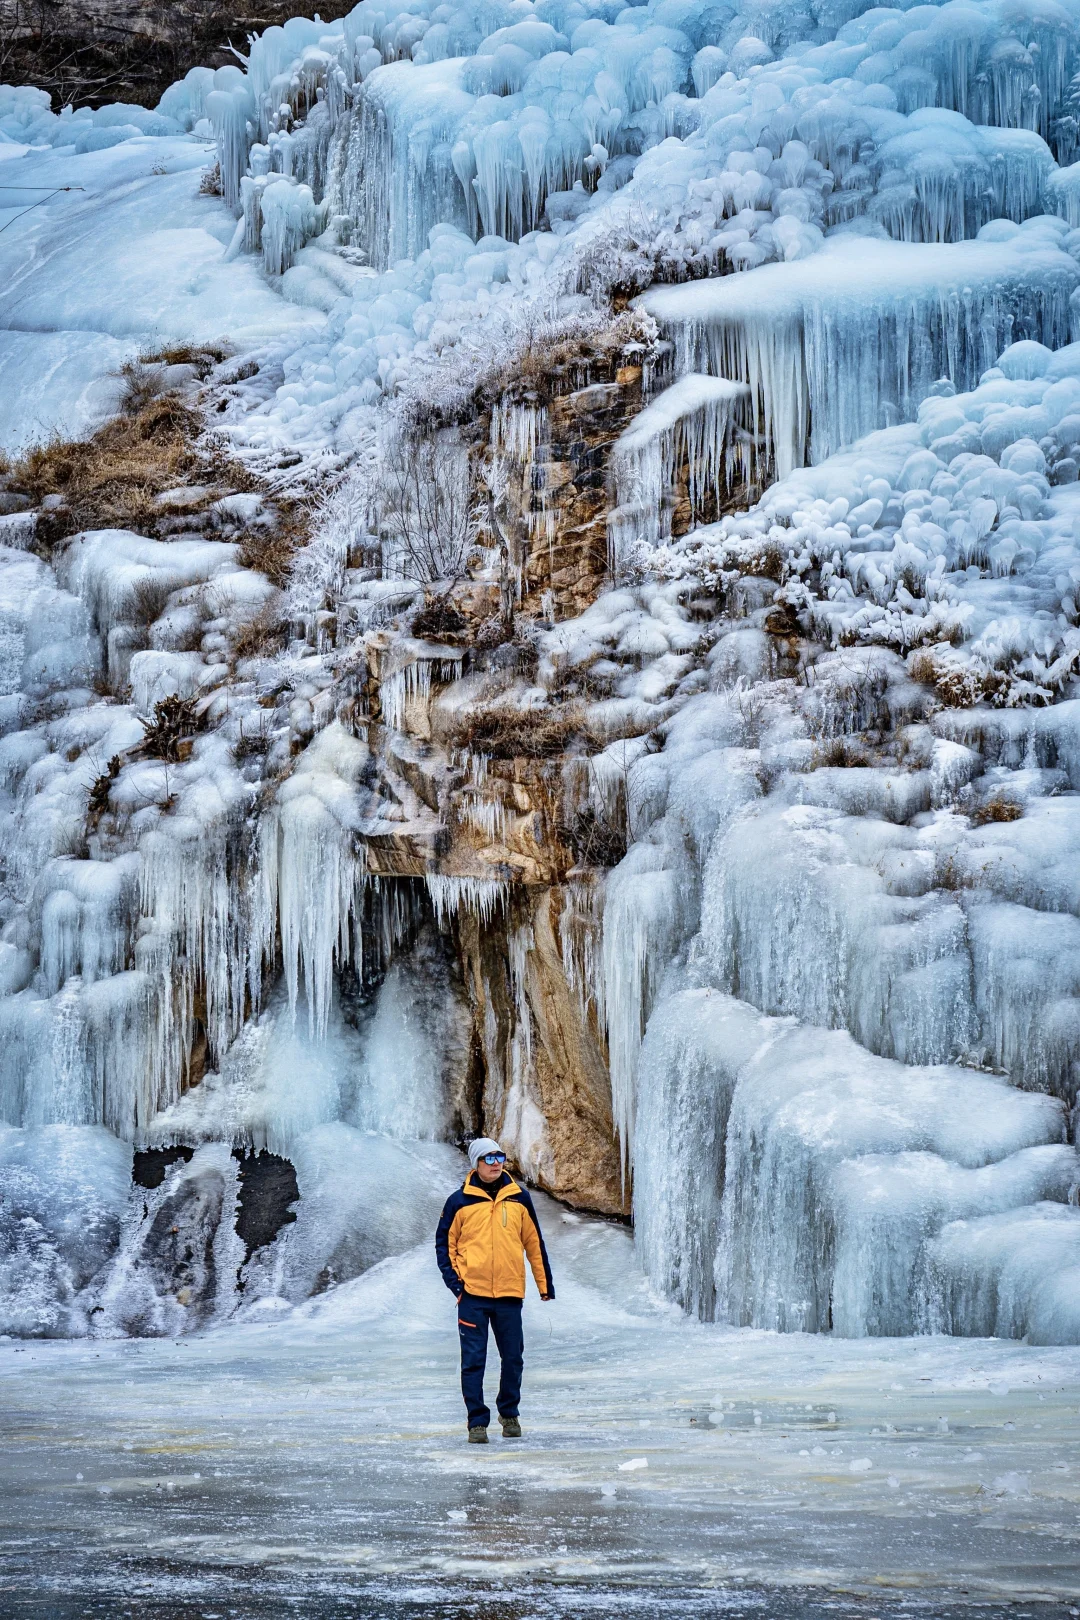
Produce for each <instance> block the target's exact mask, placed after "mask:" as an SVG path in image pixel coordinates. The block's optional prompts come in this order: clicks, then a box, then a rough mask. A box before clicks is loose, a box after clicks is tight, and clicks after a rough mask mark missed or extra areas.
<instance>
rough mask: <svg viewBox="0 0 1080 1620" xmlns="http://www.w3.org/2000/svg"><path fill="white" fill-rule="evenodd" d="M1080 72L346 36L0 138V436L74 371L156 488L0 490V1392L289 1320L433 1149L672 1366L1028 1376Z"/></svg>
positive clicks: (843, 37) (864, 18)
mask: <svg viewBox="0 0 1080 1620" xmlns="http://www.w3.org/2000/svg"><path fill="white" fill-rule="evenodd" d="M1078 55H1080V9H1077V8H1076V7H1074V6H1068V5H1065V6H1062V7H1061V8H1060V9H1059V10H1055V11H1054V12H1053V13H1052V14H1051V13H1049V12H1048V11H1047V9H1046V7H1045V6H1034V5H1032V6H1016V5H1013V6H1010V7H1008V8H1004V7H1001V6H998V5H996V4H994V3H992V0H978V3H973V4H961V3H960V0H947V3H945V4H943V5H941V6H937V7H929V6H924V7H918V8H913V9H907V10H900V9H890V10H875V11H861V10H859V8H858V6H857V5H846V6H841V7H839V8H837V7H835V6H825V5H821V6H816V7H815V6H809V7H807V6H801V5H795V4H784V5H777V6H771V7H762V6H758V5H755V6H752V7H749V6H743V7H742V8H737V7H736V6H733V5H730V4H721V5H715V6H713V5H703V4H700V3H692V0H650V3H649V4H648V5H644V6H638V7H630V8H626V9H621V8H619V7H614V6H608V5H605V4H601V3H598V0H536V3H535V4H534V3H533V0H507V4H506V5H505V6H496V7H494V8H492V6H491V5H488V4H485V5H484V6H483V7H481V6H473V5H464V6H461V7H457V8H454V9H453V10H451V9H450V8H448V7H443V6H439V7H435V6H428V5H426V4H425V5H421V6H414V7H412V8H410V9H409V10H405V9H404V7H402V8H401V9H395V8H394V7H387V6H385V5H380V6H377V5H376V0H361V4H360V5H358V6H357V7H356V8H355V9H354V10H353V11H352V12H351V13H350V14H349V15H348V16H347V17H346V18H344V19H343V20H342V21H340V22H338V23H333V24H322V23H320V22H318V21H315V22H311V21H307V20H305V19H294V20H293V21H291V22H290V23H289V24H287V25H286V27H285V28H284V29H270V30H268V31H267V32H266V33H264V34H263V35H262V36H261V37H260V38H258V39H255V40H253V41H252V43H251V47H250V53H249V55H248V57H247V58H246V59H245V60H244V61H243V62H242V63H241V64H239V65H237V66H234V67H229V68H223V69H218V70H216V71H213V72H212V71H211V70H209V69H196V70H194V71H193V72H192V73H190V74H189V75H188V76H187V78H186V79H185V80H184V81H183V82H182V83H180V84H178V85H175V86H173V87H172V88H171V89H170V90H169V91H168V92H167V94H166V95H165V97H164V98H163V100H162V103H161V106H160V107H159V108H158V109H157V110H156V112H154V113H147V112H146V111H145V110H144V109H138V108H117V109H112V108H106V109H102V110H101V111H99V112H96V113H93V114H90V113H80V112H78V111H76V112H74V113H72V112H70V111H66V112H64V113H63V114H61V115H55V114H54V113H53V112H52V111H51V110H50V109H49V108H48V107H47V106H46V105H45V104H44V100H43V98H41V97H40V96H37V95H35V94H34V93H33V92H26V91H16V92H12V91H3V90H0V162H2V163H3V169H2V174H3V178H4V180H5V181H8V180H10V185H11V188H12V189H11V190H10V191H4V190H3V189H2V187H0V204H3V205H5V206H4V212H5V216H7V215H10V220H9V221H8V223H10V225H11V227H12V228H11V229H10V230H7V229H6V228H5V231H4V234H3V236H0V264H2V265H3V267H4V270H5V272H6V271H7V270H8V267H9V266H10V275H9V276H8V279H7V285H8V291H7V292H6V293H5V294H4V295H3V296H2V299H0V322H2V323H3V330H0V354H2V355H3V356H4V357H5V368H6V371H7V375H8V377H9V379H10V388H9V390H8V392H7V399H6V402H5V404H4V412H5V414H4V418H3V419H4V422H5V434H6V437H7V439H8V441H9V443H10V444H11V448H12V451H13V453H17V452H18V451H19V449H20V447H21V443H22V441H26V440H30V439H33V438H37V437H41V436H42V429H43V428H49V427H52V426H54V425H55V426H62V427H64V428H65V429H66V430H67V431H71V430H73V429H74V430H76V431H78V432H80V433H85V432H87V431H89V430H90V429H91V428H92V427H93V426H94V425H95V423H96V422H98V421H100V420H101V418H102V416H103V415H104V414H105V413H106V412H107V411H108V409H109V408H110V405H111V404H115V388H116V382H115V373H116V370H117V368H118V367H119V366H120V364H121V363H122V362H124V361H125V360H126V361H127V362H128V371H127V378H128V395H127V409H128V410H129V412H131V413H132V414H133V418H134V419H135V420H136V422H137V423H140V422H141V423H143V424H144V427H145V432H143V428H140V429H139V431H140V432H143V438H142V439H140V441H139V442H140V445H141V446H142V448H141V449H140V455H145V456H146V457H148V461H147V465H148V468H150V470H149V471H148V472H147V474H146V478H147V483H146V487H145V489H144V490H143V493H142V495H141V496H140V497H139V499H138V500H136V499H135V498H134V497H133V496H132V494H131V487H130V480H129V484H128V485H125V489H126V490H127V494H126V495H125V496H124V501H125V502H126V504H120V505H118V504H117V503H118V502H119V500H120V497H119V496H117V495H116V494H115V492H113V493H112V494H109V493H108V491H109V490H110V489H111V488H112V486H111V485H108V483H107V480H104V479H103V478H101V477H99V478H98V479H97V481H96V482H94V481H93V479H91V477H90V473H89V472H87V471H86V468H85V467H84V464H83V462H82V461H78V458H77V457H76V461H78V468H79V469H82V470H80V471H78V472H77V473H76V472H75V471H72V466H73V465H74V463H72V461H71V457H70V456H69V458H68V462H67V463H65V462H64V460H63V457H62V456H60V455H58V454H57V453H56V452H55V450H54V452H53V453H52V455H51V457H50V456H49V455H46V454H44V453H42V454H40V455H39V456H38V458H37V460H36V461H35V459H34V458H33V457H32V456H28V455H25V454H24V455H23V456H22V458H21V459H18V456H17V454H16V458H15V460H14V462H13V464H12V467H11V469H10V470H9V472H8V473H7V475H6V478H5V484H6V486H7V487H6V489H5V492H4V493H3V495H0V508H2V507H3V506H6V508H7V515H5V516H0V525H2V526H3V528H4V533H3V535H2V536H0V539H2V541H3V549H2V550H0V604H2V613H3V645H4V648H5V654H4V660H3V671H4V674H3V680H4V695H3V696H2V697H0V705H2V708H0V718H2V725H3V733H4V734H3V737H2V738H0V772H2V775H3V791H4V795H5V797H4V800H3V803H2V806H0V810H2V814H3V816H4V820H5V827H6V834H5V839H4V869H3V898H2V905H3V911H2V914H0V916H2V922H3V933H2V940H0V971H2V973H3V991H4V995H3V999H0V1117H2V1118H3V1120H4V1121H5V1122H6V1124H5V1125H4V1127H3V1131H4V1134H3V1135H2V1136H0V1186H2V1188H3V1191H2V1194H0V1197H2V1202H0V1245H2V1247H0V1300H2V1301H3V1302H4V1303H3V1306H2V1309H3V1312H4V1313H5V1314H4V1316H3V1319H2V1325H3V1326H5V1327H6V1329H7V1331H16V1332H26V1333H35V1332H37V1333H81V1332H98V1333H107V1332H140V1331H141V1332H174V1331H180V1330H181V1329H182V1328H183V1327H184V1326H185V1325H186V1326H197V1325H199V1324H200V1323H201V1322H203V1321H206V1320H208V1319H210V1318H211V1317H212V1316H213V1315H214V1314H215V1313H217V1314H228V1313H230V1312H233V1311H236V1310H238V1309H239V1310H250V1309H252V1308H258V1302H259V1301H260V1300H263V1301H265V1300H268V1299H270V1300H272V1299H275V1298H278V1297H284V1298H286V1299H290V1300H296V1299H299V1298H302V1297H304V1296H305V1295H306V1294H307V1293H309V1292H311V1291H312V1290H313V1289H316V1288H322V1287H325V1286H328V1285H330V1284H332V1283H333V1282H334V1281H335V1280H340V1279H341V1278H343V1277H346V1276H350V1275H353V1274H355V1273H356V1272H357V1271H358V1270H361V1269H363V1268H364V1267H365V1266H367V1265H369V1264H370V1263H371V1262H372V1260H374V1259H377V1258H379V1257H380V1256H381V1255H382V1254H385V1253H387V1252H390V1250H391V1249H394V1248H400V1247H402V1246H404V1245H406V1244H407V1243H408V1242H411V1241H413V1240H414V1238H418V1237H419V1236H421V1235H422V1234H423V1232H424V1231H425V1230H426V1223H427V1222H428V1221H429V1217H430V1213H431V1211H430V1208H429V1207H427V1206H426V1205H425V1204H424V1202H423V1199H421V1200H416V1199H414V1198H413V1197H412V1194H411V1192H410V1191H408V1190H406V1189H405V1183H406V1181H408V1183H409V1186H410V1188H411V1186H413V1185H415V1184H416V1183H418V1182H419V1183H420V1184H422V1185H423V1186H424V1187H425V1188H426V1189H427V1190H428V1194H429V1195H430V1199H429V1202H430V1204H431V1207H434V1205H436V1204H437V1203H438V1200H439V1197H440V1195H441V1193H442V1190H443V1188H444V1187H445V1186H446V1185H447V1184H448V1182H449V1180H450V1179H452V1177H453V1175H454V1174H455V1173H456V1168H457V1163H458V1161H457V1159H456V1156H455V1153H454V1149H453V1146H452V1144H453V1143H455V1142H459V1141H460V1140H461V1139H462V1138H463V1137H464V1136H466V1135H467V1134H469V1133H471V1132H473V1131H475V1130H477V1129H479V1128H481V1127H483V1128H484V1129H485V1130H488V1131H491V1132H493V1133H495V1134H501V1136H502V1138H503V1140H504V1141H505V1142H506V1143H507V1145H508V1146H509V1147H511V1148H512V1150H513V1152H514V1155H515V1158H516V1161H517V1163H518V1164H519V1166H520V1167H521V1169H522V1171H523V1173H524V1174H525V1175H526V1176H528V1177H529V1178H530V1179H531V1180H533V1181H535V1182H537V1183H538V1184H540V1185H542V1186H544V1187H546V1188H547V1189H549V1190H551V1191H553V1192H554V1193H556V1195H558V1196H560V1197H562V1198H564V1199H566V1200H568V1201H570V1202H573V1203H577V1204H579V1205H584V1206H587V1207H592V1208H597V1209H601V1210H603V1211H605V1212H607V1213H612V1214H615V1213H621V1212H624V1211H626V1210H627V1209H628V1208H630V1207H631V1205H632V1209H633V1214H634V1220H635V1230H636V1244H637V1252H638V1255H639V1258H640V1261H641V1263H642V1264H643V1266H644V1267H645V1269H646V1271H647V1273H648V1275H649V1277H650V1278H651V1280H652V1281H653V1283H654V1284H655V1285H656V1286H657V1287H658V1288H659V1289H661V1290H662V1291H664V1292H665V1293H667V1294H669V1295H670V1296H671V1297H672V1298H674V1299H676V1300H677V1301H679V1303H681V1304H682V1305H683V1306H685V1307H686V1308H687V1309H689V1310H693V1311H696V1312H698V1313H700V1314H701V1315H702V1316H704V1317H706V1318H719V1319H722V1320H726V1321H731V1322H734V1323H736V1324H753V1325H755V1326H759V1327H770V1328H773V1327H775V1328H778V1329H781V1330H791V1329H809V1330H813V1331H825V1330H828V1329H831V1330H833V1331H835V1332H838V1333H842V1334H845V1335H855V1336H858V1335H863V1334H909V1333H912V1332H919V1331H947V1332H953V1333H969V1334H986V1333H997V1334H1002V1335H1011V1336H1016V1337H1023V1336H1025V1335H1027V1336H1029V1337H1031V1338H1033V1339H1038V1340H1043V1341H1048V1342H1076V1341H1077V1340H1080V1209H1078V1208H1077V1202H1078V1196H1080V1195H1078V1188H1080V1161H1078V1159H1077V1155H1076V1151H1075V1147H1074V1145H1073V1144H1074V1141H1075V1105H1076V1088H1077V1070H1076V1063H1077V1061H1078V1059H1080V1018H1078V1007H1080V1002H1078V999H1077V998H1078V993H1080V949H1078V939H1080V921H1078V916H1080V911H1078V906H1080V901H1078V896H1077V892H1076V883H1075V880H1074V878H1073V876H1072V873H1073V868H1074V866H1075V856H1074V841H1075V840H1074V824H1075V827H1076V829H1080V822H1078V821H1077V817H1076V815H1075V813H1074V806H1075V804H1076V803H1078V802H1080V799H1078V797H1077V796H1078V794H1080V747H1078V744H1077V741H1076V739H1077V737H1080V730H1078V727H1080V720H1078V715H1080V684H1078V681H1080V677H1078V675H1077V660H1078V656H1080V627H1078V626H1080V619H1078V612H1077V594H1076V593H1077V587H1078V585H1080V527H1078V520H1080V507H1078V506H1077V501H1076V498H1075V497H1076V491H1077V489H1078V488H1080V485H1078V483H1077V472H1078V467H1080V344H1076V343H1074V342H1073V341H1072V340H1073V339H1074V338H1075V337H1077V336H1078V335H1080V326H1078V324H1077V309H1078V307H1080V229H1077V227H1078V226H1080V214H1077V212H1076V208H1075V206H1074V204H1075V196H1074V193H1076V192H1077V184H1076V176H1075V175H1074V173H1073V166H1072V160H1073V158H1074V157H1075V156H1076V147H1077V144H1078V140H1077V123H1076V113H1075V107H1076V91H1075V90H1074V78H1075V76H1076V75H1077V72H1078V70H1080V61H1078V60H1077V57H1078ZM1078 82H1080V81H1078ZM208 159H209V164H208V167H207V168H206V172H205V177H204V178H203V179H202V180H200V176H199V170H200V168H201V167H202V166H203V165H204V164H207V162H208ZM1077 167H1078V172H1080V165H1078V166H1077ZM61 184H63V185H66V186H79V187H82V188H83V189H82V190H81V191H55V192H54V191H53V189H52V188H53V187H55V186H59V185H61ZM17 187H25V188H26V189H22V190H20V189H16V188H17ZM27 199H28V200H27ZM26 208H29V209H30V212H28V213H24V212H23V210H24V209H26ZM181 340H183V342H184V344H185V345H186V347H185V349H184V351H183V352H182V353H181V351H180V347H179V345H180V343H181ZM140 354H141V355H143V356H144V357H145V356H147V355H150V356H151V358H149V359H147V358H143V359H141V360H140V359H138V358H137V357H138V356H139V355H140ZM200 357H201V358H200ZM192 361H194V362H195V363H192ZM140 387H141V388H142V390H143V394H144V395H145V396H146V399H149V400H151V401H152V400H153V399H154V398H155V397H156V399H157V404H156V405H154V404H152V403H151V404H147V403H146V399H141V398H139V397H137V395H138V389H139V388H140ZM110 390H112V391H113V395H112V397H111V398H110ZM35 399H36V400H37V401H38V403H39V406H40V418H41V419H40V421H39V420H38V419H37V418H36V417H35V414H34V408H33V407H32V405H31V401H33V400H35ZM170 401H171V402H172V403H171V404H170V403H169V402H170ZM73 402H74V403H73ZM155 410H156V411H158V416H157V417H153V418H152V422H151V418H150V417H147V416H146V415H145V413H146V412H147V411H150V412H151V416H152V413H153V411H155ZM140 412H141V413H143V414H142V415H140ZM170 412H171V413H172V415H171V416H170V415H169V413H170ZM162 413H164V414H162ZM166 418H167V419H168V424H171V425H168V424H167V425H166V426H165V427H163V426H161V424H162V423H165V422H166ZM147 422H150V423H151V425H150V426H146V423H147ZM183 422H189V423H190V422H194V423H195V424H196V426H197V428H201V430H202V436H201V438H198V435H197V433H194V432H189V434H188V437H189V439H190V440H191V442H190V443H188V444H187V445H186V448H184V449H183V451H182V453H181V451H180V450H179V449H176V448H175V444H176V443H178V442H179V440H178V439H177V435H178V434H181V428H180V427H179V426H178V425H177V424H182V423H183ZM153 423H157V424H158V425H157V426H153ZM105 431H106V432H107V431H108V430H105ZM155 434H156V435H157V438H156V439H155V437H154V435H155ZM170 434H171V435H173V437H171V438H169V437H168V435H170ZM181 437H182V435H181ZM99 438H100V435H99ZM196 438H198V442H195V440H196ZM166 439H167V440H168V444H169V445H170V446H171V447H172V448H170V450H169V454H170V455H173V456H174V457H176V458H179V459H176V460H175V462H168V461H167V458H166V457H165V453H164V451H162V450H160V449H159V452H158V453H157V460H156V461H154V459H153V456H152V455H151V452H150V451H147V450H146V445H147V444H151V445H152V444H153V443H158V444H159V446H160V445H161V444H163V443H164V442H165V441H166ZM95 442H97V441H95ZM110 442H111V441H110ZM101 443H102V445H103V447H104V449H108V445H107V444H105V441H101ZM103 453H104V450H103ZM110 453H111V454H115V445H113V447H112V450H111V451H110ZM173 465H175V466H176V468H177V469H178V471H177V472H176V474H175V482H174V483H173V485H172V486H171V487H170V486H169V483H168V479H167V477H166V471H167V468H168V467H171V466H173ZM65 466H67V469H68V470H67V471H65V470H64V468H65ZM110 501H111V502H112V504H111V505H109V502H110ZM117 512H119V513H120V516H121V517H123V519H124V525H125V526H123V527H117V526H116V523H115V522H112V521H110V522H109V523H108V524H107V523H106V522H105V521H104V520H103V514H112V515H113V516H115V514H116V513H117ZM1074 925H1075V927H1074ZM133 1153H134V1154H135V1158H134V1166H133V1161H132V1154H133ZM133 1167H134V1172H135V1177H136V1183H137V1190H136V1192H135V1193H134V1194H133V1192H132V1187H131V1173H132V1168H133ZM291 1176H295V1181H293V1180H290V1177H291ZM425 1196H427V1194H425ZM256 1208H258V1209H259V1210H261V1211H262V1214H261V1215H260V1216H259V1219H258V1220H256V1219H255V1216H254V1215H251V1214H250V1213H249V1214H248V1215H245V1213H244V1211H245V1209H247V1210H248V1211H251V1210H254V1209H256ZM290 1214H291V1215H294V1216H295V1219H291V1220H290V1219H288V1218H287V1217H288V1216H289V1215H290ZM253 1223H254V1224H253ZM260 1223H261V1224H260ZM245 1232H246V1233H247V1234H248V1236H247V1237H245V1235H244V1234H245ZM252 1234H254V1235H255V1236H256V1237H257V1238H258V1239H259V1241H257V1242H253V1241H251V1237H252Z"/></svg>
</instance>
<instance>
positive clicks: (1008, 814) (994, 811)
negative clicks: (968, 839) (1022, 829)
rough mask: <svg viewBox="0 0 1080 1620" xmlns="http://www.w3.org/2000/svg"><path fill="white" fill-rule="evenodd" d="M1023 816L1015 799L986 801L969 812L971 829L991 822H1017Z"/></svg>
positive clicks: (1020, 807)
mask: <svg viewBox="0 0 1080 1620" xmlns="http://www.w3.org/2000/svg"><path fill="white" fill-rule="evenodd" d="M1023 814H1024V807H1023V805H1021V804H1017V803H1016V801H1015V799H1000V798H999V799H988V800H987V801H986V803H985V804H980V805H978V806H977V807H976V809H974V810H973V811H972V812H971V816H970V820H971V825H972V826H973V827H985V826H987V825H989V823H990V822H993V821H1019V820H1020V818H1021V816H1022V815H1023Z"/></svg>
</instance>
